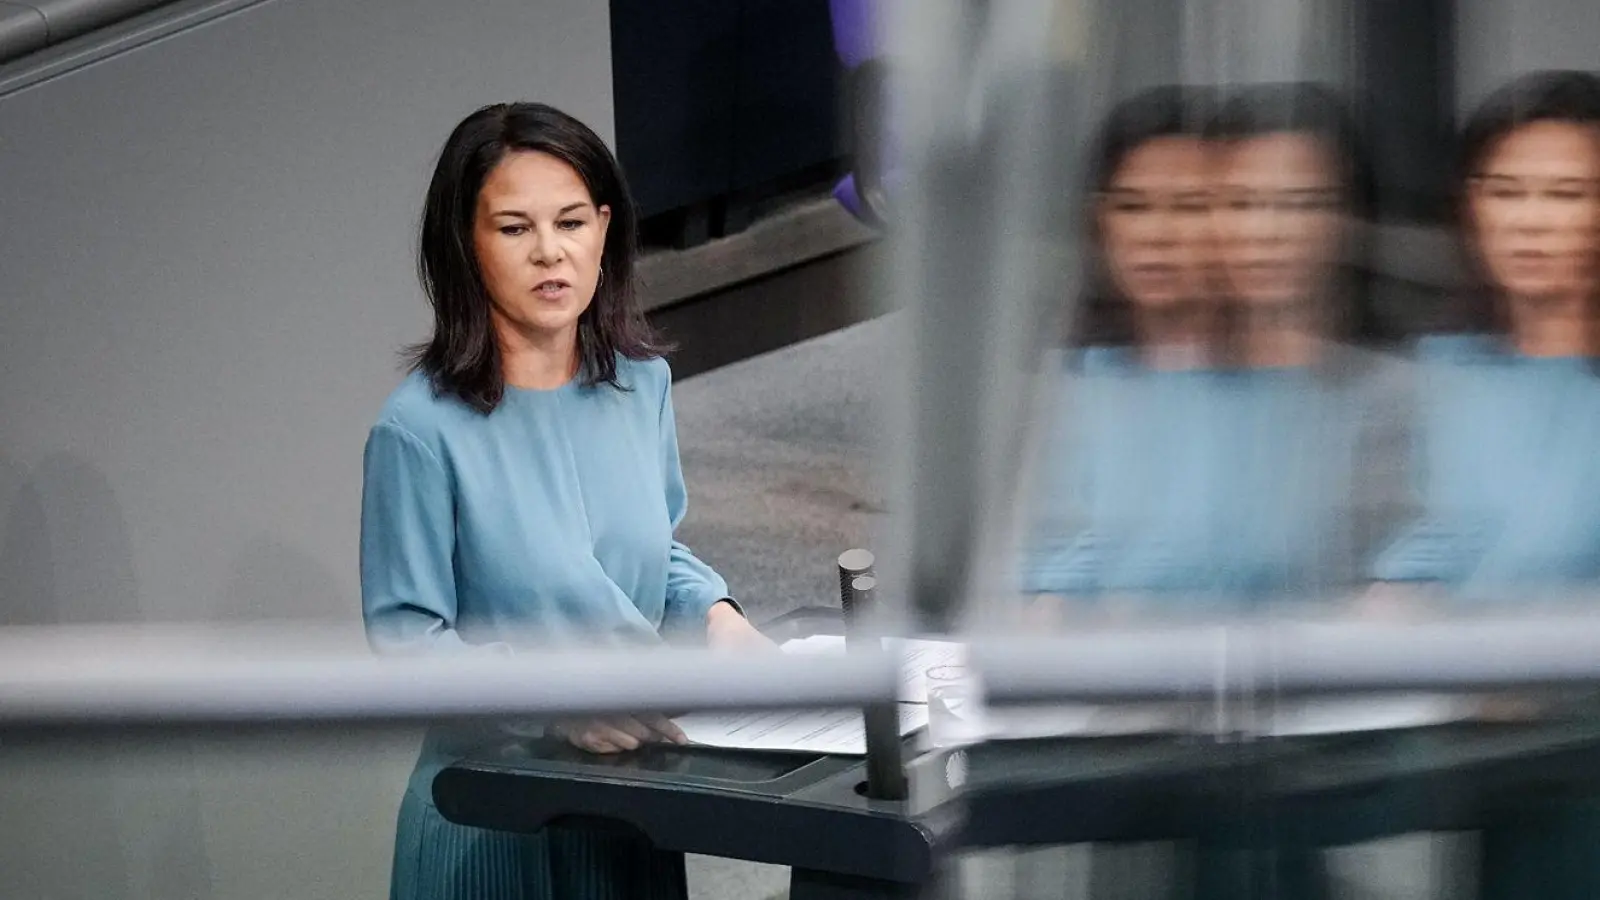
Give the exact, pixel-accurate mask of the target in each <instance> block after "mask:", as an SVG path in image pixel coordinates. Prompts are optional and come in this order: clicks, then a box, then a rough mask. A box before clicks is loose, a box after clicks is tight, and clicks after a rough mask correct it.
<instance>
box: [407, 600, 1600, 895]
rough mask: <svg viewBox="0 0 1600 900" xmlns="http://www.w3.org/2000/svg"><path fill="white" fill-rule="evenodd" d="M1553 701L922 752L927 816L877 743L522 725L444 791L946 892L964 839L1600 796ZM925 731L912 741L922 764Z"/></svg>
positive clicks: (1229, 842)
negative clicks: (604, 734)
mask: <svg viewBox="0 0 1600 900" xmlns="http://www.w3.org/2000/svg"><path fill="white" fill-rule="evenodd" d="M763 630H764V631H766V632H767V633H768V634H769V635H771V636H772V637H773V638H774V639H776V640H779V641H783V640H787V639H789V638H792V637H803V636H806V635H810V634H828V633H832V634H840V633H843V631H844V627H843V619H842V617H841V615H840V612H839V611H838V610H834V609H806V610H800V611H797V612H795V613H791V614H790V615H788V616H785V617H783V618H781V619H779V620H777V621H775V622H772V623H769V624H768V625H767V626H764V628H763ZM1550 712H1551V713H1552V714H1551V715H1550V716H1548V717H1546V718H1544V719H1542V720H1540V721H1536V722H1534V721H1530V722H1521V723H1460V724H1451V725H1437V726H1430V727H1422V728H1412V729H1399V730H1392V731H1371V732H1359V733H1349V734H1334V735H1325V736H1314V737H1297V738H1287V739H1260V740H1253V741H1244V740H1218V739H1217V738H1215V737H1212V736H1205V735H1177V734H1143V735H1133V736H1123V737H1095V738H1083V737H1073V738H1046V739H1033V740H1019V741H993V742H990V743H986V744H980V745H976V746H971V747H966V748H963V749H960V750H955V751H939V752H932V753H929V752H923V753H922V754H921V755H920V756H918V757H917V759H918V762H917V766H918V768H919V769H920V770H922V771H924V772H927V773H930V774H934V775H936V776H937V778H936V780H937V781H939V782H940V783H939V784H936V785H933V786H932V787H931V788H930V789H928V790H926V791H924V792H923V794H922V802H921V804H920V806H921V808H922V809H923V812H921V813H920V814H913V813H912V812H911V807H910V805H909V804H908V803H907V802H906V801H901V800H876V799H870V798H869V797H868V796H867V794H868V791H867V790H866V785H867V779H868V772H867V761H866V760H865V759H863V758H860V757H829V756H818V755H810V754H772V753H766V752H740V751H725V750H716V749H710V748H683V747H652V748H647V749H644V750H641V751H638V752H635V753H631V754H624V755H619V756H615V757H597V756H592V755H589V754H585V753H583V752H582V751H579V750H576V749H574V748H572V747H570V746H567V745H566V744H564V743H560V742H554V741H547V740H528V739H519V738H516V737H513V736H511V735H509V734H504V735H500V736H496V737H492V738H486V739H485V741H484V743H483V745H482V747H481V748H480V749H479V750H477V751H476V752H474V753H472V754H469V755H468V756H467V757H466V758H464V759H462V760H460V761H458V762H457V763H456V764H454V765H452V766H450V767H449V768H447V769H445V770H444V771H443V772H441V773H440V775H439V776H438V777H437V778H436V779H435V781H434V787H433V792H434V801H435V804H436V805H437V807H438V809H439V811H440V812H441V813H442V814H443V815H444V816H445V817H446V818H447V819H449V820H450V821H452V822H456V823H458V824H462V825H470V826H475V827H481V828H490V829H496V830H501V831H510V832H523V833H527V832H533V831H537V830H539V829H541V828H543V827H545V826H546V825H549V824H551V823H553V822H567V823H575V822H579V821H582V822H584V823H585V824H587V825H591V826H593V827H613V828H626V829H632V830H635V831H637V832H639V833H642V834H643V835H645V836H646V837H648V838H649V839H650V840H651V841H652V842H653V843H654V844H655V845H656V846H658V847H660V848H662V849H665V850H676V851H682V852H686V853H697V854H703V855H709V856H719V857H724V858H731V859H743V860H749V861H753V862H764V863H772V864H778V865H786V866H790V867H791V868H792V873H793V874H792V876H791V893H790V896H791V897H792V898H794V900H844V898H855V900H866V898H890V897H893V898H918V897H934V896H938V895H940V893H941V891H940V888H939V878H940V871H941V870H940V858H941V856H942V855H945V854H949V853H953V852H958V851H960V850H963V849H981V848H996V847H1018V846H1048V845H1066V844H1075V843H1089V842H1092V843H1107V842H1113V843H1114V842H1142V841H1162V840H1177V841H1191V842H1193V841H1195V840H1196V839H1197V838H1198V839H1199V843H1200V844H1202V845H1208V846H1213V847H1225V848H1228V849H1231V850H1238V849H1261V850H1266V851H1268V852H1267V853H1266V854H1263V856H1264V857H1266V856H1270V857H1274V858H1276V859H1279V860H1280V861H1281V860H1282V859H1285V858H1287V859H1290V860H1293V859H1294V858H1295V856H1296V854H1299V855H1300V856H1301V857H1302V858H1309V857H1310V855H1311V854H1314V853H1315V852H1316V851H1318V850H1321V849H1325V848H1330V847H1338V846H1346V845H1350V844H1356V843H1361V842H1364V841H1368V840H1373V839H1376V838H1380V837H1386V836H1392V835H1399V834H1406V833H1410V832H1417V831H1463V830H1475V829H1480V828H1483V827H1486V826H1489V825H1491V824H1493V823H1495V822H1497V821H1503V820H1504V818H1505V817H1506V816H1507V815H1508V814H1511V815H1514V814H1516V813H1517V812H1518V810H1519V809H1522V808H1525V807H1526V806H1527V804H1528V801H1529V798H1530V797H1537V796H1545V797H1548V796H1551V795H1553V794H1556V795H1566V796H1568V797H1576V798H1600V706H1596V705H1594V704H1593V703H1592V701H1586V702H1583V703H1579V704H1576V705H1567V706H1565V707H1563V708H1559V709H1554V710H1551V711H1550ZM916 744H917V736H913V737H911V738H909V739H907V740H906V741H905V742H904V744H903V745H902V747H903V751H904V755H905V756H906V758H911V757H913V756H915V755H916V754H917V752H918V751H919V748H918V747H917V746H916ZM957 763H958V764H959V765H955V764H957ZM956 771H959V772H960V773H961V776H960V777H959V778H957V777H953V776H952V775H951V773H952V772H956ZM919 790H922V788H921V787H919ZM940 795H942V797H943V799H944V802H937V801H935V802H931V803H930V802H929V800H928V798H929V797H930V796H936V797H937V796H940ZM1596 805H1597V807H1600V804H1596ZM1285 823H1292V824H1293V827H1292V828H1288V829H1285V827H1284V825H1285ZM1282 851H1290V852H1288V853H1284V852H1282ZM1277 864H1278V863H1274V865H1277ZM1302 874H1304V875H1305V877H1308V878H1310V877H1316V876H1315V873H1314V872H1307V873H1302ZM1224 895H1226V893H1225V892H1224V893H1221V894H1218V896H1224ZM1207 896H1210V895H1209V894H1208V895H1207Z"/></svg>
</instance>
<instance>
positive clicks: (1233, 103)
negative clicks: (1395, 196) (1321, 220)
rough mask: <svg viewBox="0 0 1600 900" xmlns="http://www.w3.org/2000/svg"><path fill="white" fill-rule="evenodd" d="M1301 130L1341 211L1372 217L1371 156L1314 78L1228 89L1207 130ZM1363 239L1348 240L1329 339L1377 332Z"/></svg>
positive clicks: (1232, 135)
mask: <svg viewBox="0 0 1600 900" xmlns="http://www.w3.org/2000/svg"><path fill="white" fill-rule="evenodd" d="M1286 133H1287V134H1303V135H1307V136H1309V137H1311V138H1314V139H1315V140H1317V141H1318V142H1319V143H1321V144H1322V145H1323V146H1324V147H1325V148H1326V149H1327V150H1328V151H1329V152H1330V153H1331V154H1332V155H1333V157H1334V165H1335V166H1336V167H1337V168H1338V176H1339V187H1340V193H1339V200H1340V207H1341V208H1340V212H1342V213H1344V214H1345V215H1348V216H1352V217H1354V218H1357V219H1360V220H1361V221H1363V222H1370V221H1371V220H1372V213H1373V207H1374V205H1375V202H1376V196H1377V182H1376V179H1375V177H1374V175H1373V169H1372V158H1371V155H1370V153H1368V151H1367V145H1366V141H1365V140H1364V139H1363V137H1362V135H1361V132H1360V129H1359V128H1358V127H1357V125H1356V122H1355V118H1354V116H1352V115H1351V113H1350V109H1349V106H1348V105H1347V104H1346V103H1345V101H1344V99H1343V98H1342V97H1340V95H1339V94H1337V93H1335V92H1334V91H1333V90H1332V89H1330V88H1328V87H1326V86H1324V85H1321V84H1317V83H1315V82H1283V83H1268V84H1255V85H1249V86H1246V87H1244V88H1242V89H1239V90H1238V91H1237V92H1235V93H1233V94H1232V95H1231V96H1230V97H1229V98H1228V99H1227V100H1226V102H1224V103H1223V104H1222V105H1221V107H1220V108H1219V109H1218V110H1217V114H1216V116H1215V117H1214V118H1213V119H1212V120H1211V123H1210V124H1209V125H1208V126H1207V128H1206V137H1207V138H1209V139H1210V140H1213V141H1224V142H1226V141H1239V140H1248V139H1250V138H1255V137H1261V136H1263V135H1269V134H1286ZM1364 246H1365V242H1364V241H1360V240H1356V239H1347V240H1346V242H1345V245H1344V246H1341V247H1340V248H1339V249H1340V257H1339V258H1340V260H1341V265H1340V266H1339V269H1338V276H1337V277H1336V279H1335V284H1333V285H1332V290H1331V291H1330V298H1329V301H1330V304H1331V306H1330V308H1329V309H1328V310H1327V316H1326V327H1327V331H1328V333H1329V336H1330V337H1335V338H1342V339H1345V340H1351V339H1356V340H1362V339H1373V338H1376V337H1378V336H1379V332H1380V331H1381V330H1382V329H1381V328H1380V327H1379V324H1378V321H1377V317H1376V315H1375V314H1374V311H1373V309H1372V303H1371V290H1370V283H1369V282H1370V267H1369V266H1368V264H1367V261H1366V260H1365V259H1363V258H1360V251H1361V250H1362V249H1363V248H1364Z"/></svg>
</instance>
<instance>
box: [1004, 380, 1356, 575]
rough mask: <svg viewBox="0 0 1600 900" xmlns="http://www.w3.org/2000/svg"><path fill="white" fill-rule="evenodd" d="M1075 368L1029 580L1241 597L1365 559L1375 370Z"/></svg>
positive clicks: (1047, 457)
mask: <svg viewBox="0 0 1600 900" xmlns="http://www.w3.org/2000/svg"><path fill="white" fill-rule="evenodd" d="M1133 353H1134V351H1132V350H1126V349H1121V348H1094V349H1091V350H1088V351H1086V352H1084V353H1083V354H1082V355H1081V356H1080V357H1079V358H1078V359H1077V360H1075V361H1069V362H1068V364H1067V366H1066V367H1065V369H1064V370H1063V372H1062V377H1063V379H1064V381H1065V382H1066V383H1067V384H1068V390H1067V393H1068V394H1069V402H1070V406H1069V407H1068V408H1065V409H1063V410H1062V411H1061V412H1060V413H1058V415H1057V416H1056V419H1057V429H1056V431H1055V432H1054V434H1053V436H1052V438H1051V440H1049V441H1048V442H1047V444H1046V450H1045V453H1044V454H1043V455H1042V457H1041V460H1040V463H1039V464H1040V465H1041V466H1042V467H1043V471H1042V473H1041V478H1040V482H1041V485H1042V490H1041V491H1040V492H1039V499H1038V501H1037V502H1038V503H1039V505H1040V509H1039V513H1040V514H1039V515H1036V516H1035V523H1036V524H1035V532H1034V534H1033V536H1032V537H1033V539H1032V541H1031V542H1030V549H1029V552H1028V554H1027V557H1026V559H1025V562H1024V572H1023V578H1022V581H1023V588H1024V590H1025V591H1027V592H1030V593H1050V594H1062V595H1069V596H1080V597H1082V596H1093V595H1096V594H1119V595H1120V594H1135V595H1145V596H1154V597H1157V598H1159V597H1162V596H1165V597H1167V598H1168V599H1169V600H1173V601H1176V600H1178V599H1179V598H1182V600H1183V602H1185V603H1189V604H1196V603H1198V604H1223V605H1239V604H1249V603H1255V602H1261V601H1263V600H1266V599H1269V598H1271V597H1274V596H1278V595H1281V594H1284V593H1286V592H1293V593H1296V594H1300V593H1303V592H1304V591H1306V590H1307V589H1310V588H1315V587H1320V586H1328V585H1332V584H1336V583H1340V582H1343V581H1347V580H1348V579H1349V578H1350V577H1352V575H1353V573H1354V571H1355V570H1356V561H1355V557H1356V552H1357V551H1356V548H1355V546H1354V545H1355V529H1354V525H1353V522H1352V517H1351V516H1350V515H1349V510H1348V507H1349V503H1348V498H1349V496H1350V495H1351V492H1352V479H1353V477H1354V476H1355V473H1356V470H1357V456H1358V452H1359V451H1358V446H1359V445H1360V443H1361V442H1360V433H1361V427H1362V425H1363V408H1364V405H1365V404H1366V401H1367V391H1366V390H1365V387H1366V385H1367V382H1366V381H1365V380H1364V379H1361V378H1357V377H1350V378H1345V377H1338V376H1333V375H1329V374H1327V373H1319V372H1317V371H1313V370H1311V369H1309V368H1306V369H1298V368H1283V369H1249V370H1206V369H1198V370H1183V371H1157V370H1151V369H1148V368H1146V367H1144V366H1143V365H1141V364H1139V363H1138V362H1137V360H1136V359H1135V358H1134V356H1133Z"/></svg>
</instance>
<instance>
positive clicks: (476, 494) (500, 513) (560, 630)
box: [361, 103, 766, 900]
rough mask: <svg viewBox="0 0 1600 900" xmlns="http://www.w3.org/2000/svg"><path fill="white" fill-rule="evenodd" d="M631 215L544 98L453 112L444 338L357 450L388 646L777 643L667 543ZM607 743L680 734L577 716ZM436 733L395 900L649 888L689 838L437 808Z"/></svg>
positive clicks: (620, 747)
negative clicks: (525, 826) (518, 827)
mask: <svg viewBox="0 0 1600 900" xmlns="http://www.w3.org/2000/svg"><path fill="white" fill-rule="evenodd" d="M635 252H636V251H635V213H634V209H633V205H632V201H631V200H630V198H629V195H628V191H627V187H626V184H625V182H624V180H623V177H622V173H621V171H620V170H619V168H618V166H617V162H616V160H615V158H614V157H613V156H612V154H611V152H610V151H609V150H608V149H607V148H606V146H605V144H604V142H602V141H601V140H600V138H599V137H598V136H597V135H595V133H594V132H593V131H591V130H590V129H589V128H588V127H586V126H585V125H583V124H582V123H581V122H578V121H577V120H576V119H573V118H572V117H570V116H568V115H565V114H564V113H561V112H559V111H557V110H555V109H551V108H550V107H548V106H543V105H539V104H531V103H517V104H506V105H496V106H490V107H486V108H484V109H480V110H478V111H477V112H474V113H473V114H472V115H470V116H468V117H467V118H466V119H465V120H463V121H462V122H461V123H460V124H459V125H458V126H456V128H455V130H454V132H452V133H451V135H450V137H449V140H448V141H447V142H446V144H445V147H444V149H443V152H442V153H441V154H440V157H439V160H438V164H437V166H436V168H435V170H434V174H433V179H432V183H431V185H430V186H429V188H428V193H427V199H426V203H425V208H424V210H423V218H422V240H421V250H420V259H419V264H420V275H421V279H422V284H423V288H424V290H425V292H426V294H427V296H428V300H429V302H430V303H431V305H432V307H433V313H434V326H433V334H432V337H431V338H430V339H429V340H427V341H426V342H424V343H422V344H421V345H419V346H417V347H415V348H413V350H412V354H411V357H410V358H411V372H410V374H409V376H408V377H407V378H406V379H405V381H404V383H403V384H401V385H400V387H399V388H398V389H397V390H395V392H394V393H393V394H392V395H391V396H390V397H389V399H388V401H387V403H386V404H385V405H384V407H383V411H382V412H381V414H380V415H379V417H378V420H377V423H376V424H375V425H374V426H373V428H372V430H371V434H370V436H369V438H368V441H367V445H366V455H365V480H364V489H363V497H362V517H361V592H362V611H363V615H364V619H365V622H366V629H367V634H368V638H369V640H370V641H371V643H372V645H373V646H374V647H375V648H376V649H377V650H378V651H380V652H385V653H509V654H515V653H522V652H529V651H536V650H537V648H539V647H541V646H573V645H580V644H581V645H583V646H597V645H599V646H618V645H623V646H627V645H649V644H655V643H659V642H661V641H662V640H664V639H666V638H668V637H669V636H671V635H672V634H674V633H676V634H680V635H686V636H688V637H690V638H696V639H702V640H706V641H708V642H709V643H711V644H712V645H713V646H728V645H735V646H738V645H757V644H762V643H765V641H766V639H765V638H764V637H763V636H762V635H761V634H760V632H758V631H757V630H756V629H755V628H754V627H752V626H751V625H750V624H749V623H748V622H747V621H746V619H745V618H744V615H743V613H742V612H741V610H740V609H739V608H738V606H737V605H736V604H735V603H734V602H733V601H732V600H731V599H730V598H729V596H728V589H727V585H726V584H725V583H724V582H723V580H722V578H721V577H719V576H718V575H717V574H716V573H715V572H714V571H712V570H711V568H710V567H708V566H707V565H706V564H705V563H703V562H701V561H700V560H699V559H697V558H695V556H694V555H693V554H692V553H691V552H690V551H689V549H688V548H687V547H684V546H683V545H682V544H679V543H678V542H676V541H675V540H674V538H673V533H674V531H675V529H676V527H677V525H678V523H679V522H680V521H681V520H682V518H683V516H684V512H685V508H686V496H685V490H684V484H683V477H682V473H681V471H680V469H679V465H678V443H677V436H676V432H675V429H674V425H673V414H672V395H671V374H670V372H669V370H668V368H667V364H666V362H665V361H663V360H662V358H661V352H662V350H661V347H660V345H659V344H658V343H657V342H656V340H655V338H654V336H653V335H652V334H651V331H650V329H649V327H648V326H647V325H646V323H645V320H644V316H643V314H642V313H641V312H640V310H639V307H638V304H637V301H636V300H635V297H634V293H633V280H632V276H633V263H634V255H635ZM551 730H553V731H554V732H555V733H557V734H559V735H561V736H562V737H564V738H565V739H567V740H568V741H570V742H571V743H573V744H575V745H577V746H579V747H581V748H584V749H585V750H588V751H591V752H594V753H616V752H623V751H627V750H632V749H635V748H637V747H639V746H640V745H641V744H642V743H648V742H657V741H682V740H683V736H682V733H681V732H679V731H678V729H677V728H676V727H675V726H674V725H673V724H672V723H671V722H670V721H669V720H667V719H666V718H664V717H661V716H652V715H644V714H641V715H638V716H633V717H612V718H607V719H603V720H586V721H572V722H563V723H560V724H559V725H552V726H551ZM463 749H465V748H460V747H454V746H451V741H450V740H449V738H448V737H446V736H445V735H443V734H441V733H438V732H434V733H430V734H429V736H428V738H427V739H426V740H425V742H424V746H423V750H422V755H421V759H420V760H419V762H418V764H417V767H416V769H415V771H414V773H413V775H412V778H411V781H410V785H409V787H408V789H407V791H406V794H405V798H404V800H403V802H402V804H401V811H400V823H399V830H398V835H397V838H396V846H395V859H394V875H393V884H392V888H391V897H393V898H395V900H455V898H459V900H469V898H470V900H502V898H504V900H512V898H515V900H523V898H527V900H533V898H562V900H568V898H612V897H617V898H621V897H629V898H654V897H672V896H680V895H681V894H682V893H683V890H684V887H683V883H684V879H683V862H682V858H681V857H680V856H677V855H674V854H669V853H663V852H660V851H657V850H655V849H653V848H652V847H650V846H649V845H648V844H645V843H643V842H642V841H640V840H638V839H635V838H632V837H628V836H623V835H614V834H603V833H599V832H590V831H581V830H572V829H564V828H556V827H552V828H549V829H546V830H545V831H544V832H541V833H539V834H534V835H519V834H501V833H496V832H488V831H481V830H478V829H472V828H464V827H460V826H456V825H453V824H451V823H449V822H447V821H446V820H445V819H444V818H443V817H441V816H440V814H439V812H438V810H436V809H435V808H434V806H433V804H432V800H431V790H430V787H431V783H432V780H433V777H434V775H435V774H437V773H438V771H439V770H440V768H442V766H443V765H445V764H447V763H448V762H449V761H450V759H451V758H452V756H453V755H456V754H458V753H459V752H460V751H461V750H463Z"/></svg>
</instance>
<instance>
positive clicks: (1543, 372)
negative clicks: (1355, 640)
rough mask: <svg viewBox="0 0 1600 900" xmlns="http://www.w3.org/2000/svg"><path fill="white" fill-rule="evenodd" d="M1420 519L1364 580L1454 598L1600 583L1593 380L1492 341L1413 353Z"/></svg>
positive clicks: (1597, 418) (1444, 344) (1599, 417)
mask: <svg viewBox="0 0 1600 900" xmlns="http://www.w3.org/2000/svg"><path fill="white" fill-rule="evenodd" d="M1418 357H1419V360H1420V361H1421V362H1422V363H1423V373H1424V378H1423V383H1422V392H1423V407H1422V415H1423V439H1422V441H1421V442H1420V445H1419V447H1418V449H1417V452H1416V454H1415V464H1414V469H1415V477H1416V479H1417V487H1418V492H1419V494H1420V495H1421V497H1422V501H1423V504H1424V514H1423V515H1422V516H1421V517H1420V518H1419V520H1418V521H1417V522H1415V523H1413V524H1412V525H1411V526H1410V527H1409V528H1407V529H1406V530H1405V531H1404V532H1402V533H1401V535H1400V536H1399V537H1398V538H1397V539H1396V540H1395V541H1394V542H1393V544H1392V545H1391V546H1390V547H1389V548H1388V549H1387V550H1385V552H1384V553H1382V554H1381V555H1380V556H1379V557H1378V559H1377V560H1376V562H1375V564H1374V566H1373V575H1374V576H1375V577H1376V578H1378V579H1381V580H1385V581H1431V582H1437V583H1441V584H1444V585H1446V586H1448V587H1449V588H1451V589H1452V591H1453V592H1454V593H1455V594H1456V595H1457V596H1460V597H1462V598H1466V599H1477V600H1495V599H1515V598H1514V597H1512V596H1508V592H1509V591H1510V589H1512V588H1518V587H1520V588H1533V589H1557V590H1559V589H1562V588H1574V587H1578V586H1580V585H1581V584H1582V583H1584V582H1590V581H1593V580H1595V579H1597V578H1600V377H1597V375H1596V370H1595V368H1594V363H1593V361H1592V360H1590V359H1587V358H1578V357H1569V358H1531V357H1525V356H1520V355H1518V354H1515V353H1512V352H1509V351H1507V350H1506V349H1505V348H1504V345H1503V344H1502V343H1500V342H1499V341H1497V340H1495V339H1493V338H1485V337H1462V336H1448V337H1446V336H1440V337H1432V338H1426V339H1424V340H1422V341H1421V342H1419V344H1418Z"/></svg>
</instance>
